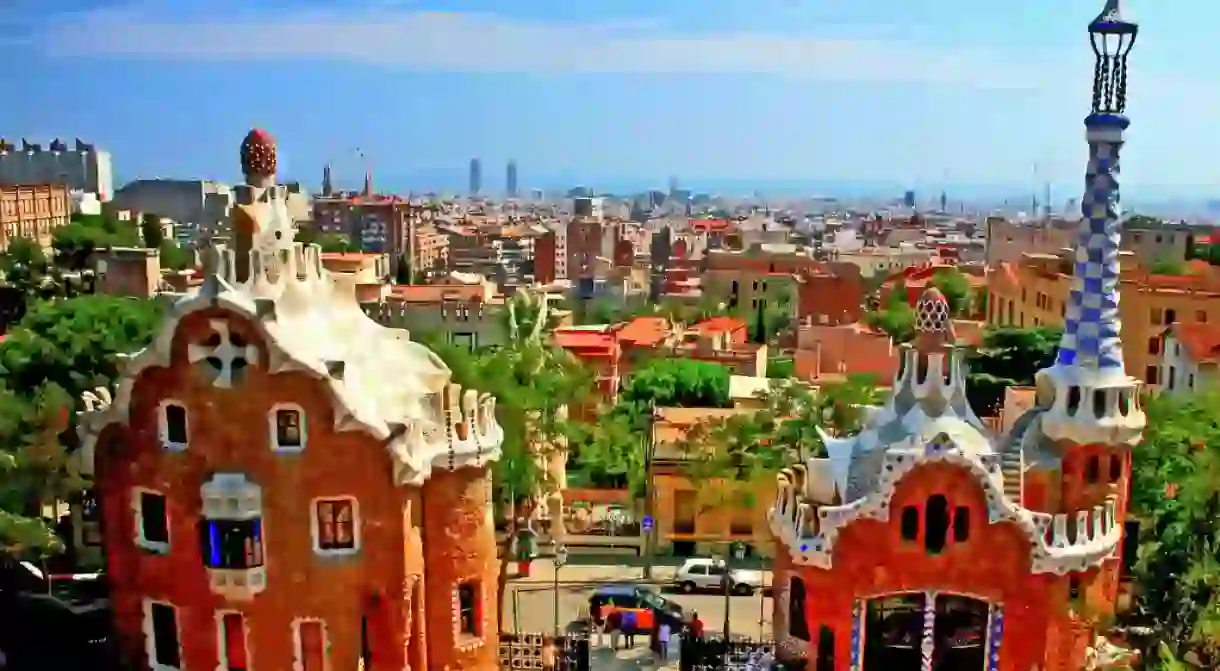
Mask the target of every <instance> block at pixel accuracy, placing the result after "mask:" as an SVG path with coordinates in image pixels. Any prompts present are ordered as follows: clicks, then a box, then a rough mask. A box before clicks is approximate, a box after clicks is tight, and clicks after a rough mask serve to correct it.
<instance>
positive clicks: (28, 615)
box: [0, 555, 114, 671]
mask: <svg viewBox="0 0 1220 671" xmlns="http://www.w3.org/2000/svg"><path fill="white" fill-rule="evenodd" d="M106 595H107V588H106V583H105V577H104V576H103V575H102V574H100V573H74V574H63V575H58V574H44V573H43V571H42V570H41V569H40V568H38V567H37V566H35V565H34V564H32V563H30V562H26V561H18V560H16V559H13V558H11V557H5V556H3V555H0V612H2V613H5V614H6V615H11V616H12V619H11V624H9V625H7V626H4V627H0V649H2V650H3V651H4V653H5V657H6V658H7V662H8V667H6V668H8V669H14V670H20V669H51V668H55V669H60V668H62V669H69V668H79V669H86V668H87V669H93V670H98V671H101V670H104V669H110V668H113V666H112V664H113V660H114V655H113V636H112V633H111V624H110V623H111V614H110V602H109V601H108V599H107V597H106ZM5 619H6V622H9V621H10V620H8V618H5Z"/></svg>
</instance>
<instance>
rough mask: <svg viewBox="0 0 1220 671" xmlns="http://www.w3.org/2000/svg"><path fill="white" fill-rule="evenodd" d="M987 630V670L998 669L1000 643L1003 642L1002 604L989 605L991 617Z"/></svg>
mask: <svg viewBox="0 0 1220 671" xmlns="http://www.w3.org/2000/svg"><path fill="white" fill-rule="evenodd" d="M988 627H989V628H988V631H987V671H999V669H1000V644H1001V643H1003V642H1004V606H1001V605H998V604H992V605H991V618H990V624H989V625H988Z"/></svg>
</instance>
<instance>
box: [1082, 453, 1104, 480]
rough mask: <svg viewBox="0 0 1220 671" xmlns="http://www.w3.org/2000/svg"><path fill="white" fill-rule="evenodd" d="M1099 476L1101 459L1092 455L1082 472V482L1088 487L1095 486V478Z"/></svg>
mask: <svg viewBox="0 0 1220 671" xmlns="http://www.w3.org/2000/svg"><path fill="white" fill-rule="evenodd" d="M1100 476H1101V459H1100V458H1099V457H1098V456H1097V455H1096V454H1094V455H1093V456H1091V457H1089V465H1088V466H1087V467H1086V468H1085V471H1084V480H1085V482H1087V483H1089V484H1090V485H1094V484H1097V478H1098V477H1100Z"/></svg>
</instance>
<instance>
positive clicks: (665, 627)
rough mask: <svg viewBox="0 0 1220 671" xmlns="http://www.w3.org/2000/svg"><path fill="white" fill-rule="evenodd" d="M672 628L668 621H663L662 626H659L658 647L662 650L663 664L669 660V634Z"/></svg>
mask: <svg viewBox="0 0 1220 671" xmlns="http://www.w3.org/2000/svg"><path fill="white" fill-rule="evenodd" d="M672 630H673V628H672V627H670V626H669V622H666V621H662V622H661V626H660V627H657V648H658V650H660V657H661V663H662V664H665V663H667V662H669V636H670V634H671V633H672Z"/></svg>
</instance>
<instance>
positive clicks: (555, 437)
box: [428, 298, 592, 624]
mask: <svg viewBox="0 0 1220 671" xmlns="http://www.w3.org/2000/svg"><path fill="white" fill-rule="evenodd" d="M520 300H522V301H523V305H525V306H527V309H524V310H522V312H521V314H520V315H517V316H516V317H515V318H516V319H518V320H519V322H518V323H515V324H511V325H510V333H513V334H516V335H513V336H511V337H510V338H509V341H508V342H507V343H506V344H505V345H504V346H502V347H498V348H494V349H491V348H488V349H483V350H478V351H471V350H469V349H467V348H465V347H461V346H457V345H452V344H446V343H428V344H429V346H431V347H432V348H433V350H434V351H435V352H436V354H437V356H439V357H440V358H441V360H443V361H444V362H445V363H446V364H448V366H449V369H450V371H451V373H452V376H453V378H452V379H453V381H454V382H455V383H457V384H460V385H462V386H463V387H467V388H471V389H478V390H480V391H485V392H488V393H491V394H493V395H494V396H495V397H496V419H497V420H498V421H499V423H500V426H501V427H502V428H503V430H504V444H503V446H502V448H501V449H502V454H501V457H500V459H499V460H498V461H497V462H495V463H494V465H493V467H492V480H493V490H494V492H493V496H494V499H495V501H496V503H497V509H498V510H500V511H503V510H508V511H510V512H509V514H508V519H507V520H506V539H507V540H506V542H511V540H512V539H513V538H515V536H516V532H517V529H518V521H519V520H520V519H524V518H528V517H529V516H530V515H531V514H532V513H533V512H534V507H535V506H536V505H537V503H538V501H539V500H540V499H541V495H542V494H544V493H546V492H548V491H551V490H553V488H554V487H555V486H556V483H554V482H551V481H550V479H549V478H548V476H547V473H546V471H545V469H543V468H542V467H541V466H540V461H543V460H545V459H547V458H550V457H552V456H555V454H556V452H557V451H562V450H566V437H567V435H568V434H569V433H570V431H569V428H568V427H569V425H570V422H569V420H568V414H567V413H568V408H577V407H580V406H581V405H583V404H584V403H586V402H587V401H588V399H589V398H590V393H591V389H592V376H591V374H590V373H589V371H588V370H586V369H585V368H584V366H582V365H581V364H580V363H579V362H578V361H576V360H575V359H574V358H573V357H572V356H571V355H569V354H568V353H567V352H566V351H564V350H561V349H558V348H554V347H551V346H550V345H548V344H547V341H546V339H545V338H544V337H543V336H544V335H545V331H544V329H535V328H532V327H529V326H527V325H526V323H527V321H529V320H532V322H530V323H537V321H538V320H545V319H546V313H545V308H544V307H543V305H544V304H542V303H541V302H540V301H539V302H531V301H530V300H529V299H528V298H522V299H520ZM529 308H532V309H533V310H536V311H537V312H541V313H542V314H540V315H539V314H537V313H534V314H532V315H528V314H526V312H528V311H529ZM514 314H516V312H515V311H514ZM500 557H501V567H500V578H499V580H498V581H497V597H498V598H499V599H500V600H501V601H502V600H503V597H504V588H505V585H506V584H507V580H508V564H509V562H510V561H511V560H512V558H513V556H512V552H511V551H510V548H509V547H507V546H505V547H503V548H501V552H500ZM500 617H501V620H502V618H503V614H502V613H501V616H500ZM501 624H502V621H501Z"/></svg>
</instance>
